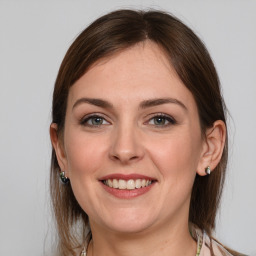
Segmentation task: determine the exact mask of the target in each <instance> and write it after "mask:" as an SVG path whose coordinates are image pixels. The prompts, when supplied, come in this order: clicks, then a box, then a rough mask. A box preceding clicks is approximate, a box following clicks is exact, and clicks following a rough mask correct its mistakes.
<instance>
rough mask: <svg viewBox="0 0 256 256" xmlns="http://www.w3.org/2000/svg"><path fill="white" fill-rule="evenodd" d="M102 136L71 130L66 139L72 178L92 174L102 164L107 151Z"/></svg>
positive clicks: (69, 169)
mask: <svg viewBox="0 0 256 256" xmlns="http://www.w3.org/2000/svg"><path fill="white" fill-rule="evenodd" d="M102 141H103V140H102V138H101V137H100V136H97V135H90V136H86V135H85V133H83V132H77V131H76V132H70V133H69V136H68V138H67V139H66V153H67V160H68V171H69V173H70V174H69V175H70V178H71V179H72V178H75V176H79V177H80V178H81V177H82V176H87V175H88V174H90V175H92V174H93V173H94V172H95V171H96V170H98V169H99V168H100V166H101V165H102V161H101V159H103V155H104V153H105V151H106V150H105V148H104V145H106V143H102Z"/></svg>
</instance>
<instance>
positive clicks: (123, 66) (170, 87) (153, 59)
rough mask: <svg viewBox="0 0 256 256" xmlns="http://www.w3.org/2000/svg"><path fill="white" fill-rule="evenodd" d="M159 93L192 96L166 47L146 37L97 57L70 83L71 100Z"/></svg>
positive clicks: (184, 96)
mask: <svg viewBox="0 0 256 256" xmlns="http://www.w3.org/2000/svg"><path fill="white" fill-rule="evenodd" d="M156 95H157V97H166V96H167V95H168V96H171V97H176V98H179V99H180V100H183V101H186V102H187V101H189V100H191V97H192V94H191V93H190V92H189V90H188V89H187V88H186V87H185V86H184V84H183V83H182V81H181V80H180V78H179V77H178V75H177V73H176V71H175V69H174V68H173V67H172V65H171V64H170V60H169V59H168V58H167V55H166V54H165V53H164V52H163V50H162V49H161V48H160V47H159V46H157V45H156V44H155V43H153V42H151V41H145V42H142V43H139V44H137V45H135V46H133V47H130V48H128V49H126V50H124V51H122V52H119V53H117V54H115V55H113V56H111V57H108V58H105V59H102V60H99V61H97V62H96V63H95V64H94V65H93V66H92V67H91V68H90V69H89V70H88V71H87V72H86V73H85V74H84V75H83V76H82V77H81V78H80V79H79V80H77V81H76V82H75V84H74V85H73V86H72V87H71V89H70V92H69V101H70V100H71V101H72V102H73V101H75V100H76V99H77V98H79V97H96V96H97V97H98V98H99V97H104V98H106V97H111V96H113V98H115V99H119V100H120V99H122V100H124V101H125V100H131V99H133V100H134V99H138V100H139V99H142V98H154V97H156ZM192 98H193V97H192Z"/></svg>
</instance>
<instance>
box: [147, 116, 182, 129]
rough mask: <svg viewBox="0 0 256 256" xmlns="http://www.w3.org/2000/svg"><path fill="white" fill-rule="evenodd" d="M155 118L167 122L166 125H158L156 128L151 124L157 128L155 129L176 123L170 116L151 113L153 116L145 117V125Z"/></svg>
mask: <svg viewBox="0 0 256 256" xmlns="http://www.w3.org/2000/svg"><path fill="white" fill-rule="evenodd" d="M157 117H162V118H165V119H166V120H167V121H168V122H169V123H168V124H165V125H158V126H157V125H153V124H152V126H157V128H164V127H167V126H169V125H175V124H176V123H177V121H176V120H175V118H174V117H172V116H171V115H168V114H165V113H153V114H150V115H147V121H146V123H149V122H150V121H151V120H152V119H154V118H157Z"/></svg>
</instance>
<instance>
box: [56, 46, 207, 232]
mask: <svg viewBox="0 0 256 256" xmlns="http://www.w3.org/2000/svg"><path fill="white" fill-rule="evenodd" d="M203 143H204V142H203V140H202V136H201V130H200V124H199V116H198V111H197V107H196V103H195V101H194V99H193V96H192V94H191V93H190V92H189V90H188V89H187V88H186V87H185V86H184V84H183V83H182V82H181V80H180V79H179V77H178V76H177V74H176V73H175V71H174V69H173V68H172V67H171V66H170V64H169V61H168V60H167V58H166V57H165V55H164V54H163V52H162V51H161V50H160V49H159V48H158V47H157V46H156V45H155V44H154V43H151V42H144V43H143V44H142V43H141V44H138V45H136V46H134V47H132V48H130V49H127V50H125V51H123V52H121V53H119V54H117V55H115V56H113V57H111V58H108V59H104V60H102V61H99V62H98V63H97V64H95V65H94V66H93V67H92V68H90V70H89V71H88V72H86V74H84V75H83V76H82V77H81V78H80V79H79V80H78V81H77V82H76V83H75V84H74V85H73V86H72V87H71V89H70V92H69V96H68V105H67V112H66V120H65V130H64V143H63V144H64V146H63V154H62V155H61V156H59V162H60V166H61V167H62V168H63V170H65V171H66V175H67V176H68V177H69V178H70V181H71V185H72V189H73V191H74V194H75V197H76V199H77V201H78V202H79V204H80V206H81V207H82V208H83V210H84V211H85V212H86V213H87V214H88V216H89V219H90V225H91V228H92V229H93V228H96V227H102V228H104V229H107V230H112V231H117V232H138V231H142V230H150V229H153V228H155V227H158V226H159V225H161V224H165V225H168V224H171V223H174V222H175V223H181V222H187V220H188V212H189V202H190V194H191V189H192V186H193V182H194V178H195V175H196V171H197V170H198V169H200V168H202V164H201V158H202V148H203ZM127 187H128V188H127Z"/></svg>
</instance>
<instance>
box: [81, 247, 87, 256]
mask: <svg viewBox="0 0 256 256" xmlns="http://www.w3.org/2000/svg"><path fill="white" fill-rule="evenodd" d="M80 256H86V250H85V247H84V249H83V250H82V252H81V254H80Z"/></svg>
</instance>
